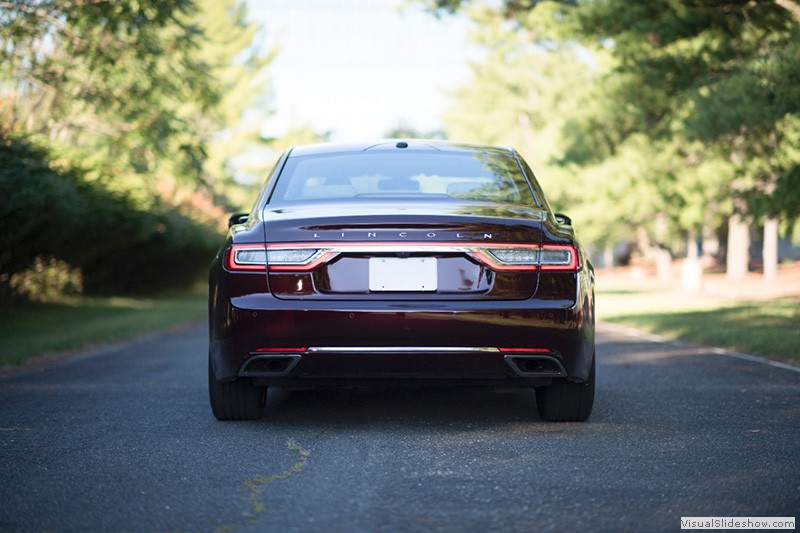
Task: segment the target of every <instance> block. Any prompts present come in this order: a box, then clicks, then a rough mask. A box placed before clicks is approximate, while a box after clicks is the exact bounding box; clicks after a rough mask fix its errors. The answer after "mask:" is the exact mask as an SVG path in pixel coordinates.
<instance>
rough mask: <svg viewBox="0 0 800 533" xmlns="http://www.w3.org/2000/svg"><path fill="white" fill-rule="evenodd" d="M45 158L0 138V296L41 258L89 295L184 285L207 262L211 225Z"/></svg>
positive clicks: (213, 240)
mask: <svg viewBox="0 0 800 533" xmlns="http://www.w3.org/2000/svg"><path fill="white" fill-rule="evenodd" d="M48 160H49V156H48V153H47V152H46V151H44V150H42V149H40V148H37V147H34V146H31V145H30V144H29V143H27V142H25V141H24V140H21V139H14V138H5V139H0V197H1V198H3V201H2V202H0V302H8V301H11V300H13V299H14V298H18V297H20V296H24V295H23V294H20V293H18V292H15V290H14V287H13V286H12V283H11V280H12V277H14V276H15V274H19V273H21V272H24V271H30V269H31V268H32V267H34V266H35V265H36V261H43V259H42V258H46V259H44V261H46V262H47V261H51V259H50V258H53V259H52V261H60V262H63V263H64V264H66V265H69V266H70V267H72V268H78V269H80V271H81V274H82V283H83V289H84V290H85V291H86V292H90V293H95V294H97V293H106V294H108V293H132V292H152V291H155V290H160V289H164V288H169V287H176V286H186V285H190V284H192V283H194V282H195V281H196V280H197V279H198V277H199V276H200V274H201V273H203V272H205V271H206V270H207V269H208V264H209V262H210V261H211V258H212V257H213V254H214V251H215V249H216V248H217V246H218V244H219V241H220V240H221V238H220V236H219V235H218V234H217V232H216V230H214V229H213V228H211V227H209V226H206V225H204V224H202V223H200V222H197V221H196V220H193V219H191V218H189V217H187V216H186V215H184V214H181V213H178V212H176V211H174V210H173V209H171V208H170V207H169V206H167V205H165V204H163V203H161V202H158V201H155V202H154V203H153V205H152V206H151V207H150V208H149V209H148V210H144V209H142V208H139V207H137V206H136V205H135V204H134V202H132V201H131V200H130V199H129V198H127V197H126V196H124V195H122V194H119V193H112V192H110V191H108V190H106V189H104V188H103V187H102V186H100V185H98V184H96V183H89V182H87V181H85V180H84V179H83V178H82V176H81V175H80V173H79V172H78V171H76V170H70V171H60V170H54V169H52V168H50V167H49V166H48V165H47V164H46V161H48ZM58 264H61V263H58ZM34 271H35V269H34ZM26 279H27V280H28V281H27V282H26V283H25V287H26V289H25V290H24V292H25V293H26V294H27V295H28V296H30V295H31V294H35V293H37V289H35V288H33V286H32V285H31V284H35V283H37V281H36V280H37V279H38V282H39V283H42V284H43V286H42V287H41V288H40V289H41V290H50V291H52V289H53V287H52V286H50V287H49V288H47V287H48V283H50V281H52V280H50V281H47V280H48V279H49V278H47V276H44V277H42V276H39V278H37V277H36V276H33V277H30V276H29V277H28V278H26ZM19 287H21V285H20V286H18V288H19ZM31 291H32V292H31ZM40 292H41V291H40Z"/></svg>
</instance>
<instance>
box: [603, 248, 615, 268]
mask: <svg viewBox="0 0 800 533" xmlns="http://www.w3.org/2000/svg"><path fill="white" fill-rule="evenodd" d="M603 268H614V247H613V246H612V245H610V244H606V246H605V248H603Z"/></svg>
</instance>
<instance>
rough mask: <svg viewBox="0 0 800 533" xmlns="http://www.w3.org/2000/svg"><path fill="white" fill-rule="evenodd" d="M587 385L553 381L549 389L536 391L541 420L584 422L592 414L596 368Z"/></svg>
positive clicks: (591, 372) (593, 364)
mask: <svg viewBox="0 0 800 533" xmlns="http://www.w3.org/2000/svg"><path fill="white" fill-rule="evenodd" d="M594 360H595V358H594V356H592V368H591V370H590V371H589V379H587V380H586V382H585V383H573V382H571V381H566V380H558V381H553V384H552V385H550V386H549V387H540V388H538V389H536V407H537V408H538V409H539V418H541V419H542V420H547V421H549V422H583V421H585V420H586V419H587V418H589V415H590V414H591V413H592V405H593V404H594V367H595V361H594Z"/></svg>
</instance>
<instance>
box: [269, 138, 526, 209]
mask: <svg viewBox="0 0 800 533" xmlns="http://www.w3.org/2000/svg"><path fill="white" fill-rule="evenodd" d="M394 197H397V198H401V197H402V198H408V197H413V198H420V199H425V198H438V199H452V200H454V201H456V200H469V201H478V202H501V203H510V204H518V205H526V206H533V205H536V201H535V200H534V197H533V194H532V192H531V188H530V185H529V184H528V182H527V180H526V179H525V176H524V174H523V173H522V169H521V168H520V166H519V162H518V161H517V159H516V158H514V157H513V156H511V155H503V154H498V153H487V152H471V153H461V152H458V153H452V152H434V153H430V152H426V153H418V152H411V151H408V152H397V151H393V152H351V153H344V154H320V155H309V156H297V157H289V159H288V161H287V162H286V166H285V167H284V169H283V171H282V172H281V174H280V176H279V177H278V183H277V185H276V188H275V191H274V193H273V194H272V197H271V199H270V204H275V203H292V202H309V201H326V200H356V201H362V200H363V201H369V200H370V199H376V198H394Z"/></svg>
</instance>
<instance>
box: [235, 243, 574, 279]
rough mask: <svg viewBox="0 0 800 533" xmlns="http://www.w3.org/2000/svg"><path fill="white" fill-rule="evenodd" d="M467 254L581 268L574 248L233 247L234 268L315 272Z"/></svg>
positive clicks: (503, 262)
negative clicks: (334, 265) (354, 258)
mask: <svg viewBox="0 0 800 533" xmlns="http://www.w3.org/2000/svg"><path fill="white" fill-rule="evenodd" d="M347 252H351V253H365V254H372V253H397V252H413V253H434V254H435V253H453V252H460V253H465V254H468V255H470V256H471V257H473V258H474V259H476V260H477V261H478V262H480V263H482V264H483V265H485V266H487V267H489V268H491V269H492V270H496V271H535V270H539V269H541V270H545V271H550V272H559V271H560V272H574V271H576V270H578V269H579V268H580V266H581V265H580V261H579V257H578V251H577V249H576V248H575V246H573V245H571V244H544V245H538V244H516V243H514V244H512V243H503V244H501V243H492V244H487V243H476V242H463V243H462V242H442V243H422V242H406V243H371V242H370V243H364V242H348V243H337V242H326V243H313V244H311V243H308V244H306V243H276V244H269V245H266V246H265V245H258V244H235V245H233V246H231V248H230V249H229V255H228V258H227V260H226V265H227V267H228V269H229V270H232V271H236V270H249V271H263V270H267V269H269V270H270V271H271V272H310V271H312V270H314V269H316V268H317V267H319V266H320V265H322V264H324V263H327V262H329V261H331V260H332V259H333V258H335V257H336V256H337V255H339V254H341V253H347Z"/></svg>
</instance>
